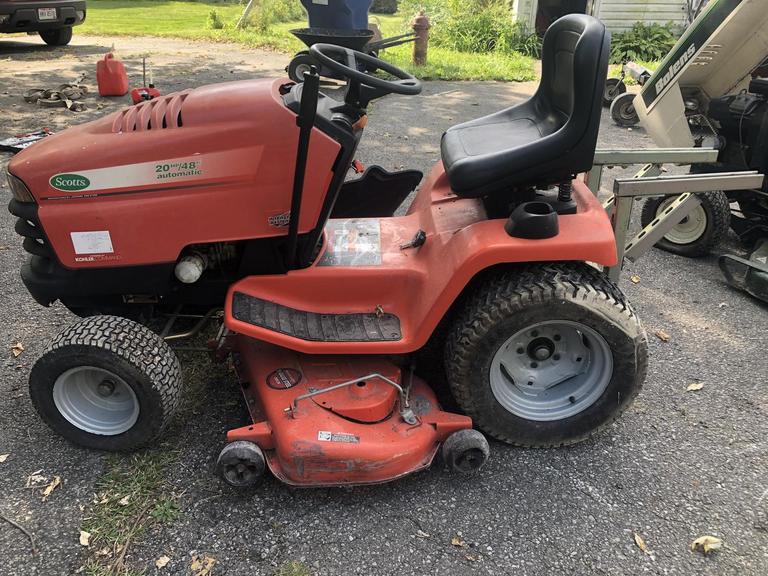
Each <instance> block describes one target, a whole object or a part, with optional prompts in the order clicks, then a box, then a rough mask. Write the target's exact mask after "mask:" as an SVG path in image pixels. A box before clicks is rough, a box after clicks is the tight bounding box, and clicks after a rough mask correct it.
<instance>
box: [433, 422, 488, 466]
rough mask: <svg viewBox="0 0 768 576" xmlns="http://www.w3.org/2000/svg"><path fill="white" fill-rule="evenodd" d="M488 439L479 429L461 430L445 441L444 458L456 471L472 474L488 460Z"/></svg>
mask: <svg viewBox="0 0 768 576" xmlns="http://www.w3.org/2000/svg"><path fill="white" fill-rule="evenodd" d="M489 454H490V448H489V447H488V440H486V439H485V436H483V434H482V433H481V432H478V431H477V430H471V429H469V430H459V431H458V432H454V433H453V434H451V435H450V436H448V438H447V439H446V440H445V442H443V450H442V455H443V460H444V461H445V463H446V464H447V465H448V467H449V468H450V469H451V470H453V471H454V472H459V473H460V474H471V473H472V472H477V471H478V470H480V468H482V466H483V464H485V463H486V462H487V461H488V456H489Z"/></svg>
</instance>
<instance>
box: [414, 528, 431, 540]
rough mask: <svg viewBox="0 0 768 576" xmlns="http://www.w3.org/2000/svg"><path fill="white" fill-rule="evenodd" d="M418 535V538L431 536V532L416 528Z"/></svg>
mask: <svg viewBox="0 0 768 576" xmlns="http://www.w3.org/2000/svg"><path fill="white" fill-rule="evenodd" d="M416 537H417V538H429V534H427V533H426V532H424V530H416Z"/></svg>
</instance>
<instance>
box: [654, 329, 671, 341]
mask: <svg viewBox="0 0 768 576" xmlns="http://www.w3.org/2000/svg"><path fill="white" fill-rule="evenodd" d="M656 337H657V338H658V339H659V340H661V341H662V342H669V339H670V336H669V334H667V333H666V332H664V330H656Z"/></svg>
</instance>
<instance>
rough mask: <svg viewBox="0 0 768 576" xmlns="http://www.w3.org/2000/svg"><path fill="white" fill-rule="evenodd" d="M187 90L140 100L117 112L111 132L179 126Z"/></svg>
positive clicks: (180, 125) (187, 93) (181, 123)
mask: <svg viewBox="0 0 768 576" xmlns="http://www.w3.org/2000/svg"><path fill="white" fill-rule="evenodd" d="M189 92H190V91H189V90H185V91H184V92H178V93H176V94H169V95H168V96H163V97H160V98H154V99H152V100H147V101H146V102H141V103H139V104H136V105H135V106H131V107H130V108H126V109H125V110H123V111H122V112H120V113H118V114H117V116H116V117H115V120H114V122H112V132H114V133H116V134H117V133H120V132H139V131H143V130H159V129H165V128H181V127H182V125H183V122H182V117H181V109H182V105H183V104H184V100H186V99H187V96H188V95H189Z"/></svg>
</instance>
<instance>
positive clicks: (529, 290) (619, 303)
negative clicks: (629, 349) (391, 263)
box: [445, 262, 648, 448]
mask: <svg viewBox="0 0 768 576" xmlns="http://www.w3.org/2000/svg"><path fill="white" fill-rule="evenodd" d="M566 298H569V299H571V300H580V301H582V302H590V303H591V305H592V306H596V307H603V308H612V309H613V311H614V313H616V312H618V313H619V315H620V321H621V323H622V324H623V325H624V326H625V327H626V329H627V331H628V332H630V333H633V334H634V335H635V336H634V341H635V348H636V349H637V350H639V351H640V353H639V354H638V357H637V373H638V382H639V383H638V385H637V386H635V388H634V390H633V393H632V395H631V396H630V397H628V398H625V399H622V402H621V407H620V409H619V410H617V411H616V412H615V413H614V414H613V415H612V416H611V417H610V418H609V419H608V420H607V421H605V422H603V423H602V424H600V425H599V426H598V427H596V428H594V429H592V430H591V431H589V432H588V433H586V434H582V435H580V436H577V437H571V438H568V439H567V440H563V441H559V442H552V443H539V442H520V441H518V440H516V439H515V438H513V437H511V436H509V435H508V434H507V433H506V432H505V431H504V430H503V429H502V428H500V427H499V426H497V425H496V424H497V423H496V422H495V421H494V420H493V419H492V418H491V419H489V418H487V415H485V414H482V413H480V412H478V411H477V410H475V403H474V402H473V395H474V394H473V389H472V387H471V386H470V382H469V380H468V379H467V378H462V377H460V375H464V374H467V373H468V371H469V370H471V366H472V363H473V361H474V359H475V358H474V352H473V349H474V346H473V345H472V344H473V343H475V342H478V341H479V340H480V339H482V338H483V337H484V333H485V332H486V331H487V330H488V329H489V327H490V326H491V325H492V324H494V323H496V322H499V321H501V320H503V318H505V317H508V315H509V313H510V312H512V311H513V310H515V309H520V308H522V307H525V306H528V305H531V304H544V303H546V302H547V301H552V300H553V299H566ZM645 339H646V336H645V331H644V329H643V328H642V326H641V324H640V320H639V319H638V317H637V316H636V314H635V312H634V310H633V309H632V307H631V305H630V304H629V302H628V301H627V299H626V297H625V296H624V294H623V293H622V292H621V290H620V289H619V288H618V286H616V285H615V284H614V283H613V282H611V281H610V280H608V278H606V277H605V276H604V275H603V274H602V273H601V272H600V271H599V270H597V269H595V268H593V267H592V266H589V265H587V264H582V263H559V262H555V263H546V264H533V265H527V266H525V267H522V268H517V269H514V270H508V271H504V272H502V273H500V274H498V275H497V276H496V277H494V278H489V281H488V282H487V283H485V284H484V285H483V286H482V287H481V288H480V289H479V290H478V291H477V292H476V293H475V294H474V295H473V296H472V297H470V299H469V302H468V304H467V306H466V307H465V310H464V311H463V313H461V314H459V316H458V318H457V321H456V323H455V324H454V327H453V329H452V330H451V332H450V334H449V336H448V339H447V342H446V347H445V352H446V355H445V363H446V372H447V374H448V382H449V386H450V389H451V392H452V393H453V396H454V398H455V400H456V402H457V403H458V404H459V406H461V407H462V409H463V410H464V412H465V413H466V414H467V415H468V416H470V417H471V418H472V420H473V421H474V422H475V423H476V425H477V427H478V428H480V429H481V430H483V431H485V432H486V433H487V434H489V435H491V436H493V437H494V438H496V439H498V440H501V441H503V442H506V443H508V444H511V445H514V446H521V447H526V448H554V447H560V446H566V445H570V444H575V443H578V442H581V441H583V440H586V439H587V438H589V437H591V436H593V435H595V434H597V433H598V432H600V431H601V430H603V429H605V428H606V427H608V426H610V425H611V424H612V423H613V422H614V421H615V420H616V419H617V418H619V416H620V415H621V414H622V413H623V412H624V410H626V408H627V407H628V406H629V405H630V404H631V402H632V400H633V399H634V397H635V396H637V394H639V392H640V390H641V388H642V382H643V380H644V378H645V373H646V370H647V361H648V358H647V348H646V346H644V345H640V346H638V345H637V342H638V341H639V340H641V341H644V340H645ZM457 375H459V377H458V378H457V377H456V376H457Z"/></svg>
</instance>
